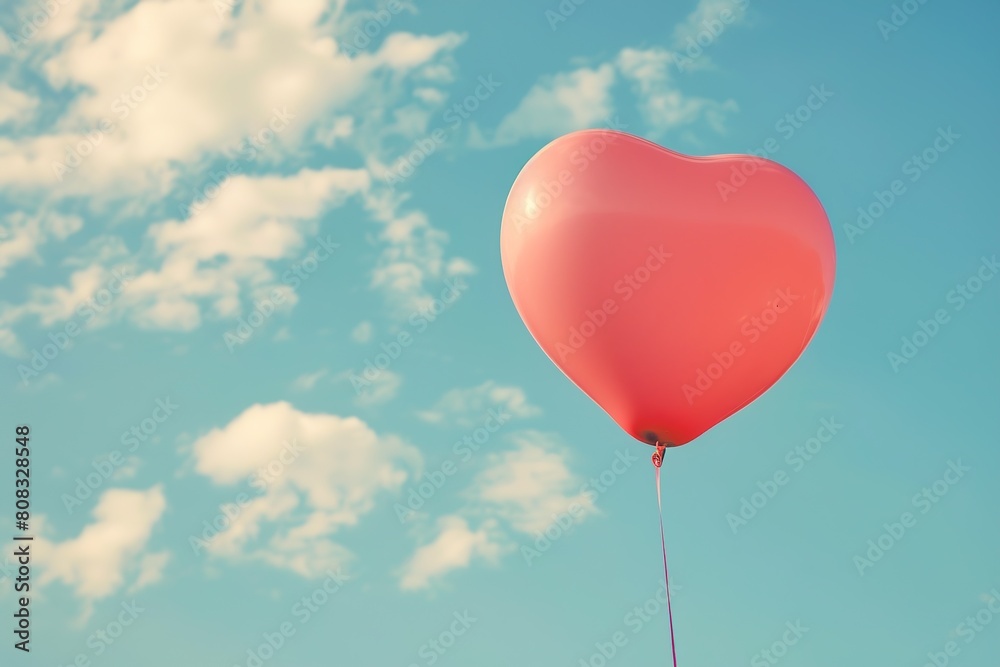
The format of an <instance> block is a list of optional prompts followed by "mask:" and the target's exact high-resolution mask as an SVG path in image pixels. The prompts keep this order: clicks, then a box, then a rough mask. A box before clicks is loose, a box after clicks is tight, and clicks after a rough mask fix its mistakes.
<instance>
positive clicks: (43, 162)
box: [0, 0, 463, 196]
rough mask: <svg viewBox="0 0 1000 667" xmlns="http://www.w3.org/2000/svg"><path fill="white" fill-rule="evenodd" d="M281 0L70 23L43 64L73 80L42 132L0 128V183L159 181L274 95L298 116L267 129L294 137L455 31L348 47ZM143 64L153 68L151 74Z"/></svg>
mask: <svg viewBox="0 0 1000 667" xmlns="http://www.w3.org/2000/svg"><path fill="white" fill-rule="evenodd" d="M287 4H288V3H284V2H278V1H275V0H270V1H266V2H249V3H243V4H241V6H240V11H239V12H228V13H226V14H225V15H224V16H222V17H221V20H220V19H219V18H217V17H216V16H213V14H214V12H213V10H212V6H211V4H210V3H206V2H203V1H202V0H174V1H173V2H158V1H154V0H145V1H142V2H138V3H136V4H135V5H134V6H131V7H129V8H128V9H127V10H125V11H124V12H123V13H121V14H118V15H116V16H113V17H112V18H110V19H109V20H106V21H101V22H98V21H80V22H75V23H73V24H72V25H70V26H68V29H69V30H72V31H73V33H72V34H71V35H68V36H67V37H66V39H64V40H63V41H61V42H60V43H59V47H58V48H56V49H55V52H54V54H52V55H51V56H50V57H49V58H48V59H47V60H46V61H45V62H44V67H43V72H42V73H43V74H44V76H45V77H46V78H47V79H48V82H49V84H50V85H52V86H53V87H55V88H57V89H66V88H74V89H77V90H82V91H84V92H81V93H80V94H78V95H77V96H76V97H75V98H74V100H73V102H72V104H71V105H70V107H69V108H68V109H67V112H66V113H65V114H64V115H63V116H62V117H61V118H60V120H59V122H58V123H57V125H56V126H55V127H53V128H52V131H51V132H48V133H46V134H40V135H37V136H34V137H28V138H25V139H19V140H16V141H12V140H7V139H4V140H0V182H3V183H6V184H8V185H23V186H27V187H37V188H51V189H55V190H58V191H59V193H62V194H73V193H80V194H86V193H89V192H91V191H93V190H94V188H97V187H99V188H106V189H112V190H111V191H105V192H104V194H105V195H114V196H124V195H127V194H129V193H135V192H136V191H138V190H146V189H153V190H156V189H159V188H163V187H164V186H165V184H167V183H169V182H171V181H172V180H173V179H174V178H175V176H176V174H177V170H178V169H180V168H182V167H183V165H192V164H194V163H196V162H197V161H198V160H199V159H200V158H202V157H203V156H204V155H206V154H217V153H218V152H219V151H221V150H222V149H223V148H224V147H225V146H229V145H232V144H234V143H236V142H238V141H240V140H241V139H242V138H244V137H246V136H247V135H249V134H251V133H256V132H258V131H260V130H261V129H262V128H263V127H265V123H266V122H267V121H268V119H269V118H270V117H271V116H272V114H273V113H274V109H275V108H287V109H288V110H289V111H290V113H292V114H293V115H294V116H295V120H294V121H292V122H291V124H290V125H289V127H288V129H287V130H285V131H284V132H283V133H282V135H281V137H280V141H276V142H275V143H276V144H280V148H283V149H285V150H291V149H292V148H294V147H296V146H297V145H299V143H300V142H301V141H302V139H303V138H304V137H306V136H311V135H310V134H309V133H308V132H307V131H308V129H309V128H310V127H311V126H312V125H314V123H315V122H316V121H317V120H318V119H321V118H328V117H329V116H330V114H332V113H333V114H335V113H336V112H337V111H339V110H344V109H346V108H348V107H349V106H351V105H352V103H355V102H357V101H358V100H359V98H360V97H362V96H364V95H366V94H370V93H372V92H374V91H378V92H382V91H384V90H385V86H386V84H385V82H384V81H383V79H386V78H392V77H393V76H399V75H404V74H409V73H413V72H416V71H418V70H419V69H420V68H421V67H422V66H425V65H429V64H432V63H435V62H436V61H437V60H438V59H439V58H440V57H441V56H442V55H443V54H446V53H448V52H450V51H451V50H453V49H454V48H456V47H457V46H458V45H459V44H460V43H461V42H462V40H463V38H462V37H461V36H460V35H457V34H454V33H445V34H442V35H438V36H426V35H412V34H408V33H396V34H392V35H389V36H388V37H387V38H386V39H385V40H384V42H383V43H382V44H381V46H380V48H379V49H378V50H376V51H373V52H365V53H362V54H361V55H359V56H358V57H356V58H353V59H352V58H349V57H347V56H346V55H345V54H343V53H342V52H340V51H339V50H338V47H337V43H336V41H335V39H334V38H333V37H332V34H333V32H334V30H333V28H332V26H331V25H330V21H329V20H328V19H325V18H324V14H325V12H326V10H327V6H326V5H327V3H325V2H319V1H315V0H314V1H310V2H302V3H295V8H294V9H289V8H288V7H287V6H286V5H287ZM35 45H37V46H39V47H42V46H45V45H44V44H43V43H42V42H33V43H32V44H31V45H29V46H35ZM46 53H49V51H46ZM150 68H152V70H151V69H150ZM150 71H159V72H161V74H159V75H158V76H157V77H156V78H155V80H154V78H151V77H150V74H149V72H150ZM318 82H335V83H334V84H333V85H326V84H323V83H318ZM397 94H398V93H397ZM123 96H125V97H124V99H123ZM140 98H141V99H140ZM105 120H106V121H108V122H110V123H112V124H113V128H112V129H110V131H104V132H100V133H99V134H100V139H99V141H98V142H97V145H96V146H94V150H93V152H92V153H91V154H90V155H88V156H86V157H85V159H84V161H83V163H82V164H81V165H80V166H79V167H78V168H76V169H75V170H73V171H72V172H70V173H69V174H67V175H66V176H65V178H64V180H63V181H62V182H57V180H56V178H55V173H54V171H53V163H54V162H56V161H60V162H65V160H66V149H67V147H72V146H75V145H76V144H78V142H79V141H80V140H81V139H83V138H85V137H86V136H87V135H88V134H91V133H93V132H95V128H100V127H102V121H105ZM104 127H105V128H107V127H108V125H107V124H104ZM339 131H340V133H341V134H343V133H344V131H345V129H344V128H343V127H341V128H340V130H339Z"/></svg>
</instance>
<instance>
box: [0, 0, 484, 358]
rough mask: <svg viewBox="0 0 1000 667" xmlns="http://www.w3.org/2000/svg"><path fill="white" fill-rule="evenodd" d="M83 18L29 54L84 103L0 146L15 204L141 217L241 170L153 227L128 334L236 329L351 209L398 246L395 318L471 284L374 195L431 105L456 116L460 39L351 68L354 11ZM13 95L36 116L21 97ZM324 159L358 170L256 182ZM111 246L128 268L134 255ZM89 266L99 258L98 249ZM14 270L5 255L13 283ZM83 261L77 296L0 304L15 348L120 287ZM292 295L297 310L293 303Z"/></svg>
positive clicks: (377, 283)
mask: <svg viewBox="0 0 1000 667" xmlns="http://www.w3.org/2000/svg"><path fill="white" fill-rule="evenodd" d="M71 4H72V7H69V6H68V7H60V9H59V11H58V12H57V13H56V14H55V15H54V16H53V17H52V20H51V21H50V22H49V24H48V25H47V26H46V27H45V30H44V31H43V32H44V35H43V34H42V33H41V32H40V33H39V35H38V37H37V38H35V39H33V40H31V41H30V42H28V43H26V45H25V47H24V48H27V49H29V51H31V57H30V58H23V59H20V60H19V66H20V67H22V68H23V69H26V70H32V69H33V70H35V71H31V72H25V74H30V75H32V76H39V75H40V76H42V77H43V78H44V79H46V80H47V82H48V83H49V84H50V85H51V86H52V87H53V88H55V89H57V90H59V91H66V92H71V93H72V96H70V100H69V102H68V103H66V104H65V106H64V108H63V110H62V113H61V115H59V116H58V117H57V120H56V121H54V122H53V123H51V124H50V125H49V126H48V127H47V128H45V129H43V130H42V131H40V132H39V133H38V134H35V135H33V136H26V137H16V138H15V137H0V185H6V186H8V190H9V191H10V192H12V193H14V196H15V197H17V196H30V195H34V194H37V193H39V192H44V193H45V195H46V196H47V197H48V198H49V199H51V200H58V199H59V198H62V197H66V196H75V195H82V196H84V197H85V200H84V201H85V203H87V204H89V205H90V206H91V207H92V208H94V209H95V210H101V211H102V213H103V212H105V211H106V207H107V206H108V205H109V201H108V200H113V202H114V203H115V205H118V206H120V207H125V208H126V209H128V210H129V212H130V217H139V216H141V214H142V213H143V212H144V211H146V210H147V209H148V207H149V206H150V204H154V203H158V202H162V201H163V200H164V199H168V198H170V194H171V193H173V194H174V195H178V193H177V190H178V183H180V182H181V180H182V179H181V177H183V180H184V182H188V181H191V182H195V183H198V184H200V185H205V184H206V181H207V180H208V175H209V172H211V171H212V170H215V171H218V169H219V167H216V166H215V165H216V164H217V162H218V160H221V159H222V156H223V154H225V155H228V156H230V157H232V155H234V154H236V155H238V156H239V159H238V163H239V164H238V167H239V169H238V172H239V173H237V174H236V175H234V176H232V177H231V178H229V179H228V180H226V181H225V182H224V186H223V187H222V188H221V189H220V192H219V194H218V195H217V196H214V197H211V198H208V199H207V200H206V198H205V196H204V191H202V192H201V193H198V194H192V195H191V196H183V197H181V201H183V203H184V204H185V205H187V204H188V203H191V200H192V199H196V200H198V201H196V202H194V203H195V206H194V207H193V210H192V211H191V212H190V213H188V214H185V215H186V216H187V217H186V219H181V220H176V219H168V220H160V221H158V222H157V223H156V224H154V225H153V226H152V227H151V228H150V229H149V232H148V234H147V236H146V238H145V240H144V241H143V244H142V246H141V247H139V248H138V249H135V248H134V249H133V252H134V253H135V257H134V260H135V263H136V266H137V269H139V270H138V271H137V273H139V274H140V275H139V277H138V278H137V280H136V281H135V282H134V283H133V284H132V285H131V286H130V289H129V291H128V292H127V294H126V295H124V296H123V297H122V298H121V299H118V300H116V302H115V304H114V306H113V312H112V313H111V314H112V315H113V317H114V318H115V319H121V318H127V319H130V320H131V321H133V322H134V323H135V324H137V325H139V326H140V327H143V328H149V329H172V330H192V329H194V328H197V327H198V326H200V325H201V323H202V322H203V320H204V318H205V316H206V311H207V312H208V313H210V314H211V315H212V316H213V317H216V318H230V317H233V318H235V317H236V316H237V315H238V314H239V313H240V310H241V308H243V307H245V306H246V305H247V302H248V301H250V300H252V299H254V298H258V297H259V296H261V295H262V294H266V293H267V292H268V291H269V289H270V288H271V287H272V285H273V284H274V282H275V279H274V278H275V277H274V276H273V275H272V273H271V269H272V268H273V267H272V266H271V263H273V262H275V261H278V260H282V259H289V258H293V257H294V253H295V252H296V251H297V250H298V246H299V244H300V243H301V241H302V237H303V235H304V234H306V235H307V234H310V233H314V230H315V228H316V218H317V217H318V216H320V215H322V214H323V213H324V212H325V211H327V210H329V209H330V208H335V207H337V206H339V205H340V204H342V203H343V201H344V199H345V198H346V197H350V196H351V195H358V196H360V198H361V199H362V201H363V203H364V206H365V209H366V211H367V212H368V213H369V214H370V215H371V217H372V219H373V220H374V221H375V222H376V223H378V224H379V225H380V226H381V233H380V234H379V239H380V240H381V241H382V242H383V243H384V245H385V247H384V250H383V252H382V254H381V255H380V257H379V260H378V263H377V266H376V267H374V269H373V270H372V280H371V286H372V287H373V288H374V289H377V290H379V291H380V292H382V293H383V294H384V295H385V297H386V299H387V300H388V301H389V304H390V308H391V312H392V314H394V315H396V316H397V317H400V318H405V317H407V316H409V314H410V313H411V312H414V310H415V309H417V308H420V307H423V306H426V305H427V304H428V303H429V302H430V298H431V297H430V294H431V292H432V291H434V290H435V289H437V287H436V286H437V285H439V284H440V283H441V282H442V281H443V280H445V279H447V278H450V277H455V276H460V275H469V274H470V273H472V272H473V271H474V267H472V265H471V264H470V263H469V262H468V261H466V260H462V259H459V258H449V257H447V256H446V255H445V246H446V244H447V242H448V238H447V235H446V234H445V233H444V232H442V231H441V230H439V229H436V228H435V227H434V226H433V225H431V223H430V221H429V220H428V219H427V217H426V216H425V215H424V214H423V213H421V212H419V211H404V210H403V205H404V202H405V200H406V197H405V196H404V195H403V194H402V193H390V192H388V191H387V189H386V187H385V185H384V184H382V183H381V182H374V183H373V182H372V179H371V178H370V176H369V169H368V166H369V165H376V164H380V163H381V162H384V161H385V160H388V159H389V158H388V155H389V154H390V146H391V147H392V148H393V150H396V145H395V144H394V143H393V142H397V143H398V141H399V140H400V139H404V140H407V141H412V140H413V139H415V138H416V137H418V136H422V135H423V133H425V132H426V131H427V122H428V120H429V119H430V118H432V117H433V114H432V113H431V112H432V110H433V107H434V106H435V105H441V104H443V103H444V102H445V97H444V96H443V95H439V96H435V95H433V94H431V91H433V90H437V88H432V87H431V86H439V85H442V84H445V83H448V82H450V81H451V80H452V79H453V72H454V69H455V65H454V62H453V60H452V58H451V53H452V52H453V51H454V50H455V49H456V48H457V47H458V46H459V45H460V44H461V43H462V42H463V40H464V36H462V35H459V34H456V33H452V32H446V33H442V34H439V35H415V34H410V33H406V32H397V33H392V34H389V33H386V34H385V35H384V39H383V40H382V41H381V44H380V45H379V46H378V47H377V48H375V47H372V48H371V49H368V50H365V51H363V52H361V53H360V54H358V55H357V56H356V57H353V58H352V57H348V56H347V55H346V54H345V53H344V52H343V51H342V50H340V49H338V43H337V35H340V34H343V32H344V30H343V26H345V25H353V24H352V23H351V21H352V20H353V18H356V17H357V16H360V14H358V13H355V14H348V13H347V12H345V9H344V5H343V3H339V4H335V5H334V6H330V5H329V3H327V2H323V1H322V0H309V1H308V2H301V3H294V6H290V5H289V3H284V2H280V1H277V0H266V1H265V0H262V1H261V2H252V3H242V4H241V5H240V10H239V11H238V12H234V11H230V10H229V9H226V11H223V12H221V14H220V15H218V16H217V15H216V12H215V10H214V8H213V5H212V4H211V3H206V2H204V1H203V0H175V1H173V2H159V1H156V0H140V1H139V2H136V3H134V4H131V3H130V4H129V5H128V6H127V7H125V6H118V5H115V6H110V7H107V6H106V7H104V8H103V10H102V11H101V12H100V14H99V15H98V13H97V10H98V9H101V7H100V6H99V5H98V4H97V3H95V2H93V1H91V0H88V1H87V2H83V3H71ZM226 7H228V4H226ZM417 90H419V91H421V92H420V94H419V95H415V94H414V91H417ZM7 96H8V97H9V98H10V99H11V100H15V99H16V100H20V102H19V103H21V105H22V106H24V104H28V103H27V102H25V101H24V99H23V98H22V97H18V94H17V92H16V91H14V92H12V93H8V94H7ZM2 98H3V93H2V92H0V99H2ZM276 110H278V111H280V113H276ZM54 111H58V110H54ZM279 115H280V116H282V117H287V122H286V120H281V119H278V118H277V116H279ZM104 121H108V122H110V125H108V124H106V123H104ZM273 121H278V123H277V125H273V124H272V122H273ZM279 125H280V126H281V127H280V128H278V126H279ZM269 126H270V127H269ZM102 127H103V128H104V129H103V130H101V131H97V129H98V128H102ZM276 129H277V131H273V130H276ZM262 133H263V134H262ZM251 135H253V136H256V137H258V138H257V139H254V141H256V142H258V147H257V148H254V146H253V145H251V144H250V143H249V139H250V137H251ZM265 136H266V137H267V143H266V145H264V146H261V145H259V144H260V142H261V141H264V139H262V138H261V137H265ZM83 139H86V142H84V144H80V141H81V140H83ZM317 144H322V145H324V146H326V147H330V146H334V145H336V146H337V147H338V148H341V149H345V151H346V152H347V153H348V154H349V153H350V152H351V151H353V152H354V157H353V158H350V157H349V158H348V159H347V160H346V161H345V162H350V163H351V167H350V168H346V169H336V168H326V169H303V170H302V171H300V172H298V173H291V174H289V173H288V171H289V170H288V169H287V166H286V167H284V168H283V169H282V172H283V173H281V174H274V175H266V176H261V175H259V174H257V173H255V172H260V171H261V170H264V169H273V168H275V167H276V165H278V164H279V163H280V161H282V160H288V161H291V162H293V163H294V164H303V163H304V161H305V158H307V157H309V154H310V152H312V151H313V149H314V148H315V146H316V145H317ZM81 145H82V146H83V148H80V146H81ZM74 147H75V148H74ZM91 148H92V149H93V150H92V151H91V150H90V149H91ZM70 149H72V151H78V152H81V153H82V152H84V149H86V152H87V155H83V156H82V162H80V163H79V166H76V167H75V168H72V169H70V171H68V172H67V173H65V174H63V175H62V180H58V179H57V178H56V174H55V172H54V165H56V163H65V164H67V165H70V166H71V167H72V165H71V164H70V162H69V159H68V157H67V150H70ZM245 154H252V155H256V157H247V156H245ZM73 159H74V160H76V159H77V158H76V157H74V158H73ZM73 164H77V163H76V162H74V163H73ZM359 165H366V166H364V167H361V166H359ZM105 238H111V237H105ZM115 238H116V240H117V243H116V245H115V246H114V247H115V249H116V254H117V255H118V256H119V258H120V255H122V254H123V252H118V251H127V248H125V247H124V244H123V243H122V242H121V239H117V237H115ZM0 241H2V239H0ZM91 245H93V241H92V242H91ZM25 247H27V246H26V245H25V243H24V241H22V240H20V239H19V240H18V245H17V247H11V248H8V252H7V254H8V256H10V257H14V256H15V255H16V257H17V258H21V257H23V256H24V253H25V250H24V248H25ZM95 247H96V248H100V249H104V248H106V247H109V246H105V245H104V244H101V243H98V244H97V245H96V246H95ZM80 252H81V253H82V254H83V255H88V256H93V255H94V254H95V253H94V248H91V247H89V246H88V247H86V248H82V249H81V250H80ZM2 257H3V252H2V251H0V272H2V270H3V269H2V266H3V262H4V260H3V259H2ZM72 261H74V262H75V263H76V264H75V265H76V268H77V269H78V272H77V273H75V274H73V275H72V276H70V277H69V283H68V284H66V285H63V286H58V285H56V286H52V285H50V286H45V287H42V286H36V287H34V288H32V289H31V293H32V295H33V301H32V302H30V303H27V304H22V305H18V306H7V307H3V306H0V310H2V311H3V312H2V313H0V331H2V332H4V333H3V336H4V338H5V341H6V342H3V344H2V346H3V349H4V350H7V351H10V350H22V349H23V347H22V346H21V345H20V343H19V342H18V340H17V338H16V336H15V332H14V330H13V328H12V327H11V325H12V324H14V323H16V322H17V321H18V320H20V319H22V318H24V317H26V316H29V315H33V314H34V315H38V316H39V317H40V318H44V319H45V320H47V321H50V322H52V321H57V320H58V318H59V314H60V313H64V314H65V313H66V312H67V311H66V309H65V308H62V309H60V308H58V307H57V305H66V304H65V299H66V297H70V296H71V297H73V298H77V297H82V298H84V299H85V298H87V295H86V294H85V293H84V292H85V291H86V289H87V288H89V287H92V286H95V285H94V278H95V276H103V275H106V273H107V269H106V265H107V261H106V258H104V257H101V258H96V257H93V258H92V261H91V262H90V263H86V262H84V261H83V260H82V259H80V258H77V259H75V260H72ZM139 267H141V268H139ZM287 296H288V297H289V303H288V306H289V307H291V305H293V303H294V299H295V296H294V294H290V293H289V294H287ZM73 305H74V306H75V305H77V304H76V303H75V304H73Z"/></svg>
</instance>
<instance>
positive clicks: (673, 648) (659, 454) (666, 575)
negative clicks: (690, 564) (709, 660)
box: [653, 442, 677, 667]
mask: <svg viewBox="0 0 1000 667" xmlns="http://www.w3.org/2000/svg"><path fill="white" fill-rule="evenodd" d="M665 450H666V445H661V444H660V443H659V442H657V443H656V452H655V453H654V454H653V465H654V466H655V467H656V506H657V508H659V510H660V548H661V550H662V551H663V580H664V583H665V585H666V587H667V618H668V619H669V622H670V653H671V654H672V655H673V658H674V667H677V643H676V641H675V640H674V610H673V608H672V607H671V605H670V569H669V568H668V567H667V538H666V535H665V534H664V532H663V500H662V494H661V492H660V466H661V465H663V454H664V451H665Z"/></svg>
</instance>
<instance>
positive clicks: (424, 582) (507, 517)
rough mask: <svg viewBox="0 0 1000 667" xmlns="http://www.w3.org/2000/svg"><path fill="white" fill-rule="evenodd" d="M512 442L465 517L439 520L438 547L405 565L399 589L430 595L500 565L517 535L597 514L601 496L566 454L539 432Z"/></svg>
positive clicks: (475, 489) (473, 492) (489, 469)
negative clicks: (453, 579) (446, 581)
mask: <svg viewBox="0 0 1000 667" xmlns="http://www.w3.org/2000/svg"><path fill="white" fill-rule="evenodd" d="M510 439H511V440H512V441H513V442H514V445H515V446H514V447H513V448H512V449H507V450H505V451H501V452H496V453H493V454H490V456H489V458H488V460H487V462H486V466H485V468H484V470H483V471H482V472H481V473H480V474H478V475H477V476H476V478H475V479H474V480H473V482H472V483H471V484H470V485H469V487H468V488H467V489H465V491H464V492H463V494H462V496H463V498H464V499H465V501H466V502H465V504H464V506H463V507H462V509H461V510H460V511H458V512H455V513H452V514H448V515H445V516H444V517H441V518H440V519H438V521H437V524H436V536H435V537H434V539H432V540H431V541H430V542H427V543H425V544H422V545H421V546H419V547H418V548H417V549H416V551H415V552H414V554H413V556H412V557H411V558H410V559H409V560H408V561H407V562H406V564H405V565H404V567H403V568H402V570H401V573H400V575H401V579H400V587H401V588H402V589H404V590H417V589H421V588H427V587H430V586H432V585H433V584H435V583H436V582H437V581H438V580H440V579H441V578H442V577H443V576H444V575H446V574H447V573H448V572H450V571H452V570H456V569H460V568H466V567H469V566H471V565H472V564H473V562H475V561H476V560H477V559H481V560H484V561H486V562H496V561H498V560H499V559H500V558H501V557H502V556H503V555H504V554H506V553H507V552H509V551H511V550H513V549H515V548H516V542H515V540H514V539H513V538H512V537H511V535H510V533H511V532H512V531H513V532H517V533H522V534H525V535H529V536H531V537H537V536H538V534H539V533H543V532H544V531H545V530H546V529H547V528H549V527H550V526H551V525H553V524H554V523H556V521H557V520H558V521H561V522H565V521H566V520H570V521H571V522H572V523H573V524H574V525H576V524H579V523H580V522H581V521H584V520H586V519H587V518H588V517H590V516H591V515H593V514H595V513H596V512H597V511H598V510H597V507H596V505H595V500H596V498H597V494H596V492H595V491H594V490H590V489H588V488H587V483H586V482H585V481H584V480H583V479H581V478H580V477H579V476H577V475H576V474H574V473H573V472H572V471H571V470H570V469H569V465H568V463H567V459H568V457H569V450H568V449H567V448H566V447H564V446H563V445H561V444H560V443H559V442H557V441H556V440H554V439H553V438H552V437H551V436H547V435H545V434H542V433H539V432H537V431H522V432H520V433H517V434H515V435H513V436H511V438H510ZM469 517H475V518H477V519H479V520H481V521H482V523H481V524H480V527H479V529H478V530H475V531H473V530H472V529H471V528H470V526H469ZM559 525H560V530H566V527H565V525H563V524H562V523H560V524H559Z"/></svg>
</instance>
